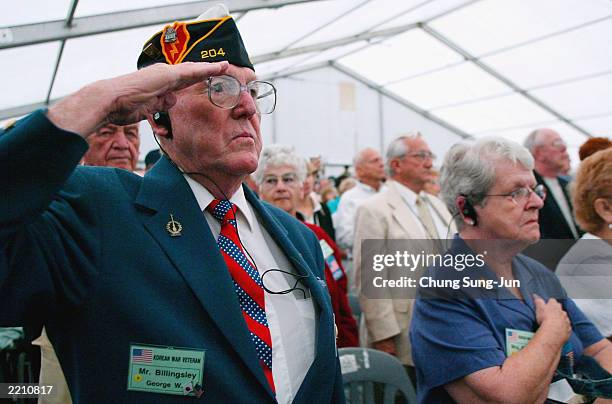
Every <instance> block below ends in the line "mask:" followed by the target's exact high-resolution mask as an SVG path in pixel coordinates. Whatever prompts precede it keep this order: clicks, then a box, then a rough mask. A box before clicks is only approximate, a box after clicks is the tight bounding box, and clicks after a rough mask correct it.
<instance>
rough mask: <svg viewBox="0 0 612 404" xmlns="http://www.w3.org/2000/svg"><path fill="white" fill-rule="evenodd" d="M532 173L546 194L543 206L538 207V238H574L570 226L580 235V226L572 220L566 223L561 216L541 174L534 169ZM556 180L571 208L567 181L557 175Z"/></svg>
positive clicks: (557, 205)
mask: <svg viewBox="0 0 612 404" xmlns="http://www.w3.org/2000/svg"><path fill="white" fill-rule="evenodd" d="M533 174H534V175H535V178H536V181H537V182H538V184H544V186H545V187H546V192H547V194H548V197H547V198H546V200H545V201H544V206H543V207H542V209H540V213H539V224H540V238H542V239H550V238H552V239H575V237H574V233H572V230H571V228H570V226H573V227H574V229H575V230H576V232H577V233H578V234H579V235H581V234H582V232H581V231H580V228H579V227H578V226H576V224H575V223H574V222H573V220H572V223H567V221H566V220H565V216H563V213H562V212H561V208H560V207H559V204H557V201H555V198H554V197H553V195H552V192H551V191H550V189H549V188H548V185H547V184H546V182H544V180H543V179H542V176H541V175H540V174H538V173H537V172H535V171H534V172H533ZM557 180H558V181H559V185H560V186H561V189H562V190H563V195H565V199H566V200H567V204H568V206H569V208H570V209H572V198H570V195H569V192H568V191H567V187H568V185H569V183H568V181H567V180H565V179H563V178H561V177H557Z"/></svg>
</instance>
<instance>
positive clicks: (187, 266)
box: [0, 111, 344, 403]
mask: <svg viewBox="0 0 612 404" xmlns="http://www.w3.org/2000/svg"><path fill="white" fill-rule="evenodd" d="M86 149H87V143H86V142H85V141H84V140H83V139H82V138H81V137H80V136H78V135H76V134H74V133H70V132H66V131H63V130H61V129H58V128H56V127H55V126H54V125H53V124H51V123H50V121H49V120H48V119H47V118H46V116H45V115H44V113H43V112H42V111H37V112H35V113H33V114H32V115H30V116H28V117H26V118H25V119H23V120H21V121H19V122H18V123H17V124H16V125H15V126H14V127H13V128H11V129H10V130H7V131H6V132H5V133H3V134H2V135H0V167H1V170H0V171H1V172H2V173H4V174H3V175H2V177H1V179H0V181H1V182H0V184H1V186H0V189H1V190H2V193H3V196H2V198H0V200H1V204H0V218H1V221H0V240H1V242H2V244H1V245H2V249H1V250H0V326H18V325H24V326H28V327H30V328H32V327H33V328H35V329H36V330H40V328H41V327H42V325H43V324H44V325H45V326H46V329H47V333H48V335H49V338H50V340H51V342H52V343H53V345H54V347H55V349H56V352H57V354H58V357H59V360H60V363H61V365H62V368H63V370H64V373H65V376H66V379H67V381H68V385H69V388H70V392H71V395H72V398H73V401H74V402H75V403H79V402H81V403H83V402H84V403H97V402H100V403H136V402H146V403H167V402H178V401H181V400H188V401H189V402H193V401H192V400H194V398H191V397H190V398H187V397H181V396H173V395H162V394H154V393H144V392H135V391H127V389H126V387H127V380H128V367H129V353H130V352H129V347H130V344H134V343H144V344H154V345H164V346H174V347H187V348H196V349H205V350H206V357H205V369H204V386H203V387H204V395H203V396H202V398H201V399H200V400H199V401H198V402H200V401H201V402H214V403H218V402H228V403H233V402H241V403H242V402H254V403H267V402H274V401H275V400H274V396H273V394H272V392H271V390H270V388H269V387H268V384H267V382H266V379H265V376H264V374H263V371H262V369H261V366H260V365H259V361H258V358H257V356H256V353H255V350H254V347H253V343H252V341H251V339H250V336H249V333H248V329H247V328H246V325H245V323H244V319H243V318H242V314H241V310H240V306H239V303H238V299H237V297H236V294H235V292H234V290H233V287H232V280H231V277H230V275H229V273H228V271H227V268H226V266H225V262H224V260H223V257H222V256H221V254H220V253H219V250H218V248H217V247H216V243H215V238H214V236H213V234H212V233H211V231H210V229H209V227H208V224H207V223H206V219H205V218H204V215H202V212H201V211H200V208H199V206H198V204H197V202H196V200H195V197H194V196H193V193H192V192H191V189H190V188H189V185H188V184H187V182H186V181H185V179H184V178H183V176H182V174H181V173H180V172H179V171H178V170H177V169H176V168H175V167H174V166H173V165H172V164H171V163H170V162H169V160H167V159H166V158H162V159H161V160H160V161H159V162H158V164H157V165H156V166H155V167H154V168H153V169H152V170H151V171H150V172H149V173H148V174H147V175H146V176H145V177H144V178H141V177H139V176H137V175H134V174H132V173H129V172H127V171H124V170H119V169H111V168H100V167H80V166H79V167H76V168H75V166H77V164H78V162H79V160H80V159H81V157H82V155H83V154H84V152H85V151H86ZM7 174H8V175H7ZM245 193H246V197H247V200H248V201H249V203H250V204H251V206H252V207H253V209H254V210H255V212H256V213H257V215H258V216H259V218H260V219H261V224H262V225H263V226H264V227H265V228H266V229H267V231H268V232H269V233H270V234H271V235H272V236H273V238H274V239H275V241H276V243H278V245H279V246H280V248H281V249H282V250H283V251H284V252H285V254H286V255H287V257H288V258H289V260H290V261H291V263H292V264H293V265H294V266H295V268H296V269H297V271H298V272H299V273H300V274H302V275H307V276H308V277H307V278H306V279H305V282H306V284H307V286H308V288H309V289H310V291H311V294H312V298H313V299H314V303H315V310H316V311H317V314H318V316H317V318H318V323H317V325H316V341H315V343H316V350H315V360H314V363H313V364H312V366H311V368H310V369H309V371H308V373H307V375H306V377H305V379H304V381H303V383H302V385H301V388H300V390H299V391H298V393H297V395H296V397H295V401H294V402H296V403H306V402H317V403H328V402H343V401H344V395H343V390H342V380H341V373H340V367H339V363H338V359H337V356H336V350H335V335H334V324H333V320H332V307H331V303H330V298H329V294H328V292H327V290H326V289H325V286H324V285H325V284H324V282H320V280H323V279H325V278H324V274H323V268H324V262H323V257H322V253H321V249H320V247H319V243H318V241H317V238H316V237H315V236H314V234H313V233H312V232H311V231H310V230H308V229H307V228H306V227H305V226H303V225H302V224H301V223H299V222H298V221H297V220H296V219H294V218H293V217H291V216H289V215H288V214H286V213H285V212H283V211H281V210H279V209H277V208H275V207H272V206H270V205H267V204H264V203H262V202H261V201H259V200H258V199H257V198H256V197H255V196H254V195H253V193H251V192H250V191H249V189H248V188H246V187H245ZM170 214H172V215H173V216H174V219H175V220H177V221H179V222H180V223H181V224H182V226H183V229H182V235H181V236H180V237H171V236H170V234H169V233H168V231H167V230H166V224H167V223H168V221H169V218H170Z"/></svg>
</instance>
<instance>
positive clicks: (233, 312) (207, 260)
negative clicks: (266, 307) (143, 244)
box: [134, 157, 272, 394]
mask: <svg viewBox="0 0 612 404" xmlns="http://www.w3.org/2000/svg"><path fill="white" fill-rule="evenodd" d="M134 203H135V204H136V205H137V207H138V208H139V211H140V212H141V213H142V214H141V215H140V218H141V220H142V222H143V224H144V226H145V227H146V229H147V230H148V232H149V233H150V234H151V236H152V237H153V238H154V239H155V240H156V241H157V243H158V244H159V245H160V247H161V248H162V249H163V250H164V251H165V253H166V254H167V256H168V258H169V259H170V261H171V262H172V264H174V266H175V267H176V269H177V270H178V272H179V273H180V274H181V275H182V277H183V278H184V279H185V283H187V285H188V286H189V288H190V289H191V290H192V292H193V293H194V295H195V296H196V298H197V300H198V301H199V302H200V304H201V305H202V306H203V307H204V309H205V310H206V312H207V313H208V314H209V315H210V317H211V318H212V320H213V321H214V323H215V324H216V326H217V327H218V328H219V329H220V330H221V332H222V333H223V335H224V336H225V338H227V340H228V341H229V345H231V346H232V348H233V349H234V350H236V352H237V353H238V354H239V356H240V357H241V358H242V360H243V361H244V362H245V364H246V365H247V367H248V368H249V369H250V370H251V372H253V374H254V375H255V377H256V378H257V379H258V380H259V382H260V383H261V384H262V385H263V386H265V388H267V389H268V390H269V387H268V383H267V381H266V379H265V376H264V373H263V371H262V369H261V366H260V364H259V361H258V359H257V356H256V354H255V350H254V348H253V342H252V341H251V338H250V336H249V333H248V330H247V328H246V325H245V322H244V319H243V317H242V311H241V308H240V305H239V303H238V299H237V297H236V292H235V291H234V288H233V284H232V279H231V276H230V275H229V271H228V269H227V266H226V265H225V261H224V259H223V257H222V255H221V253H220V252H219V249H218V248H217V244H216V241H215V237H214V236H213V234H212V233H211V231H210V228H209V226H208V223H207V222H206V219H205V217H204V214H203V213H202V212H201V211H200V207H199V205H198V203H197V201H196V199H195V197H194V196H193V192H192V191H191V188H190V187H189V185H188V184H187V181H185V179H184V178H183V175H182V174H181V173H180V171H179V170H178V169H177V168H176V167H174V166H173V164H172V163H171V162H170V161H169V160H168V159H167V158H166V157H162V159H161V160H160V161H159V162H158V163H157V164H156V166H155V167H154V168H153V169H152V170H151V172H149V173H148V174H147V175H146V176H145V177H144V179H143V181H142V186H141V188H140V191H139V193H138V195H137V197H136V199H135V202H134ZM170 215H172V218H173V219H174V221H175V222H178V223H180V225H181V227H182V229H181V231H180V236H179V235H175V236H172V235H171V234H170V233H171V232H170V230H168V229H167V225H169V226H170V227H171V228H172V223H170V222H171V216H170ZM169 223H170V224H169ZM174 225H175V229H174V230H176V228H177V225H176V223H175V224H174ZM269 392H270V394H272V392H271V391H270V390H269Z"/></svg>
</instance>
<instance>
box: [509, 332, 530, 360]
mask: <svg viewBox="0 0 612 404" xmlns="http://www.w3.org/2000/svg"><path fill="white" fill-rule="evenodd" d="M534 335H535V333H533V332H531V331H523V330H515V329H512V328H506V356H507V357H510V356H512V355H514V354H515V353H517V352H518V351H520V350H521V349H523V348H525V347H526V346H527V344H528V343H529V341H531V339H532V338H533V336H534Z"/></svg>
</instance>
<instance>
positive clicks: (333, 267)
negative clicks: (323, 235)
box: [319, 239, 344, 280]
mask: <svg viewBox="0 0 612 404" xmlns="http://www.w3.org/2000/svg"><path fill="white" fill-rule="evenodd" d="M319 244H320V245H321V251H322V252H323V258H325V263H326V264H327V267H328V268H329V270H330V271H331V273H332V276H333V278H334V279H335V280H338V279H340V278H342V277H343V276H344V273H343V272H342V269H341V268H340V265H339V264H338V261H336V257H335V256H334V250H333V249H332V248H331V246H330V245H329V243H328V242H327V241H325V240H323V239H321V240H319Z"/></svg>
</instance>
